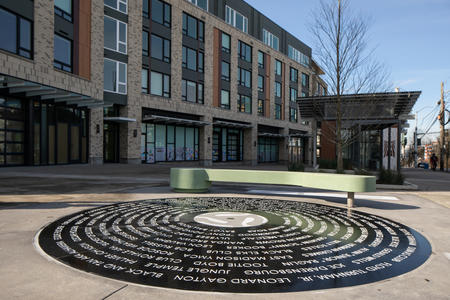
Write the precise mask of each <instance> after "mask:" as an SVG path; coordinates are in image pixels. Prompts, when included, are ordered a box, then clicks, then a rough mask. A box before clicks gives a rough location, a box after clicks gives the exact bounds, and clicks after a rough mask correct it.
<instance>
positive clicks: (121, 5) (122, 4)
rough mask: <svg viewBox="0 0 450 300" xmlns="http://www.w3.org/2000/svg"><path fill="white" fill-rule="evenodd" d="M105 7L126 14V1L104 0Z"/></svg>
mask: <svg viewBox="0 0 450 300" xmlns="http://www.w3.org/2000/svg"><path fill="white" fill-rule="evenodd" d="M105 5H106V6H109V7H111V8H114V9H115V10H118V11H121V12H123V13H124V14H126V13H127V0H105Z"/></svg>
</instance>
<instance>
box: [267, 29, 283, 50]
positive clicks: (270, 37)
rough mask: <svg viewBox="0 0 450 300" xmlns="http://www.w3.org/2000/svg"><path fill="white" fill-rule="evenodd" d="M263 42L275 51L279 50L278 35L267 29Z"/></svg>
mask: <svg viewBox="0 0 450 300" xmlns="http://www.w3.org/2000/svg"><path fill="white" fill-rule="evenodd" d="M263 42H264V44H266V45H268V46H270V47H272V48H273V49H275V50H279V45H280V40H279V39H278V37H277V36H276V35H274V34H273V33H271V32H270V31H267V30H265V29H263Z"/></svg>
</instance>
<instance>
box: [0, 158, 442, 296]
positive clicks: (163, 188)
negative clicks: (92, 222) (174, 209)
mask: <svg viewBox="0 0 450 300" xmlns="http://www.w3.org/2000/svg"><path fill="white" fill-rule="evenodd" d="M186 166H189V164H187V165H186ZM170 167H171V165H170V164H167V165H166V164H164V165H156V166H147V165H142V166H141V165H139V166H130V165H104V166H102V167H95V168H94V167H91V166H88V165H79V166H56V167H38V168H33V167H19V168H4V169H0V299H154V298H158V299H185V300H187V299H237V298H238V299H279V298H280V297H283V299H298V298H300V297H301V298H302V299H336V298H337V297H338V298H340V299H350V298H360V299H424V298H428V299H450V276H449V270H450V230H449V228H450V208H449V207H450V206H449V199H450V174H448V173H440V172H432V171H429V170H422V169H420V170H417V169H406V170H404V174H405V175H406V176H407V180H408V181H409V182H412V183H414V184H417V185H418V186H419V191H389V190H383V191H378V192H376V193H372V194H371V196H395V197H396V199H397V200H393V199H392V198H383V199H377V200H357V201H356V205H357V207H356V208H355V209H356V210H359V211H362V212H367V213H371V214H375V215H380V216H382V217H385V218H388V219H392V220H395V221H398V222H400V223H402V224H405V225H407V226H410V227H412V228H413V229H415V230H417V231H418V232H419V233H421V234H422V235H424V236H425V237H426V238H427V239H428V240H429V242H430V244H431V246H432V254H431V256H430V258H429V259H428V260H427V261H426V262H425V263H424V264H423V265H422V266H420V267H419V268H417V269H415V270H413V271H411V272H408V273H405V274H403V275H401V276H398V277H393V278H389V279H386V280H383V281H378V282H375V283H370V284H365V285H359V286H353V287H345V288H339V289H327V290H318V291H309V292H296V293H283V294H264V295H258V294H231V293H210V292H195V291H182V290H174V289H164V288H155V287H147V286H138V285H134V284H130V283H127V282H122V281H116V280H112V279H108V278H104V277H100V276H97V275H93V274H89V273H85V272H82V271H78V270H75V269H72V268H70V267H67V266H64V265H62V264H59V263H56V262H55V261H53V260H51V259H49V258H48V257H46V256H45V255H42V254H41V253H40V252H39V251H38V250H37V248H36V247H35V245H34V238H35V236H36V233H37V232H38V231H39V230H40V229H41V228H43V227H45V226H46V225H47V224H49V223H50V222H53V221H54V220H56V219H58V218H60V217H62V216H65V215H68V214H71V213H74V212H78V211H81V210H84V209H89V208H93V207H97V206H101V205H106V204H111V203H117V202H125V201H133V200H141V199H153V198H164V197H168V196H170V197H173V196H174V194H173V193H172V192H171V190H170V188H169V186H168V182H169V169H170ZM227 167H230V166H229V165H228V166H227ZM231 167H239V168H246V167H245V166H240V165H234V166H233V165H232V166H231ZM265 168H268V169H272V170H273V169H276V170H284V169H285V167H284V166H281V165H262V166H259V167H258V169H265ZM304 192H308V194H307V196H306V195H305V194H304ZM316 192H320V193H321V195H319V194H317V195H316V196H315V195H314V193H316ZM176 195H179V196H183V195H181V194H176ZM208 195H222V196H224V195H230V196H237V195H240V196H243V195H244V196H245V197H258V198H275V199H287V200H292V201H306V202H313V203H319V204H325V205H333V206H338V207H345V204H346V199H345V198H344V197H336V195H334V196H333V195H331V196H330V195H323V191H318V190H312V189H303V188H297V187H296V188H294V187H285V186H263V185H237V184H220V185H216V184H215V185H213V187H212V189H211V194H208ZM190 196H191V195H190ZM200 196H201V195H200ZM203 196H204V195H203Z"/></svg>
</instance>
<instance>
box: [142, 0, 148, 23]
mask: <svg viewBox="0 0 450 300" xmlns="http://www.w3.org/2000/svg"><path fill="white" fill-rule="evenodd" d="M149 1H150V0H142V16H143V17H144V18H147V19H148V18H149V17H150V10H149Z"/></svg>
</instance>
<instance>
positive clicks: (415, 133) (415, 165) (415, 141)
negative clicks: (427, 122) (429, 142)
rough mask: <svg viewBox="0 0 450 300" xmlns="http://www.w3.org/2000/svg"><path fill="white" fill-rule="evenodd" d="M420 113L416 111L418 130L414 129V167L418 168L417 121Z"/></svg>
mask: <svg viewBox="0 0 450 300" xmlns="http://www.w3.org/2000/svg"><path fill="white" fill-rule="evenodd" d="M418 115H419V113H418V112H416V130H415V131H414V168H417V121H418V120H419V116H418Z"/></svg>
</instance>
